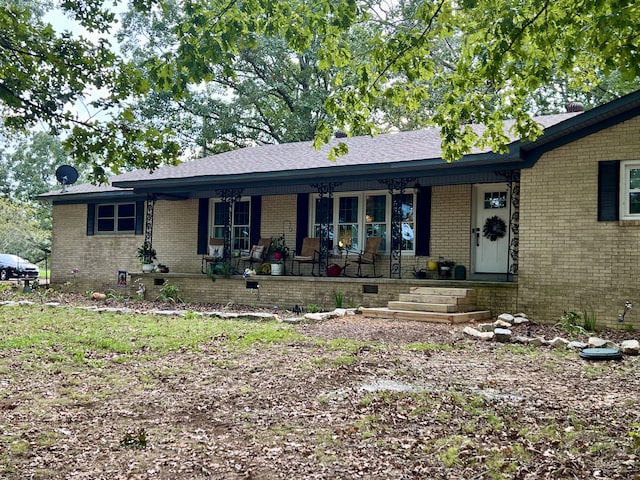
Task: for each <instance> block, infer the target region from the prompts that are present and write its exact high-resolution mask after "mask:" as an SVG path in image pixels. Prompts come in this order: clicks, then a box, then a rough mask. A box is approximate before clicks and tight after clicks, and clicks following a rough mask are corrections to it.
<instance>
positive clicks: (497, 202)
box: [484, 192, 507, 210]
mask: <svg viewBox="0 0 640 480" xmlns="http://www.w3.org/2000/svg"><path fill="white" fill-rule="evenodd" d="M506 206H507V192H485V194H484V208H485V209H487V210H489V209H492V208H505V207H506Z"/></svg>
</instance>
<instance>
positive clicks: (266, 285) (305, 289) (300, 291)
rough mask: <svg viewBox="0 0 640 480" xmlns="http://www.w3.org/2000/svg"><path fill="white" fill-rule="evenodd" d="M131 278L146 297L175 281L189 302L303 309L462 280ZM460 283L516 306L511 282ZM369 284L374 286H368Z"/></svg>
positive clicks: (378, 301) (372, 302)
mask: <svg viewBox="0 0 640 480" xmlns="http://www.w3.org/2000/svg"><path fill="white" fill-rule="evenodd" d="M287 268H288V266H287ZM133 277H134V281H137V282H142V283H143V284H144V285H145V290H146V298H147V299H154V298H157V297H158V296H159V294H160V289H161V288H162V283H163V282H168V283H170V284H171V285H173V286H176V287H177V288H178V290H179V293H180V295H181V296H182V297H183V298H184V300H185V301H188V302H197V303H211V304H222V305H226V304H235V305H249V306H255V307H261V308H274V307H278V308H280V309H292V308H293V307H294V305H298V306H300V307H304V308H307V307H308V306H309V305H317V306H318V307H319V308H321V309H323V310H330V309H333V308H334V307H335V306H336V305H335V293H340V294H342V295H343V296H344V303H343V306H344V307H357V306H365V307H381V306H386V305H387V303H388V302H389V301H391V300H398V296H399V295H400V294H401V293H409V289H410V287H412V286H426V285H429V286H435V287H460V286H462V285H463V284H462V283H461V282H456V281H446V280H431V281H418V280H411V279H402V280H392V279H389V278H375V279H373V278H372V279H370V281H367V280H362V279H354V278H344V277H338V278H327V277H322V278H318V277H311V276H308V275H307V276H302V277H298V276H290V275H284V276H269V275H264V276H263V275H258V276H255V277H250V278H249V279H248V280H245V279H243V278H241V277H240V276H234V277H231V278H228V279H226V278H217V279H216V280H215V281H211V280H210V279H209V278H208V277H207V276H205V275H197V276H196V275H187V274H172V273H170V274H160V273H152V274H143V273H134V274H133ZM247 282H257V283H258V284H259V288H257V289H250V288H247ZM135 285H137V283H132V284H131V286H130V287H129V294H131V295H133V294H134V290H135V288H136V287H135ZM365 286H366V287H365ZM464 287H465V288H475V289H476V291H477V305H478V308H482V309H489V310H491V311H492V312H493V314H494V315H499V314H500V313H503V312H514V311H515V310H516V293H517V286H516V285H515V284H513V283H484V282H474V283H467V282H465V283H464ZM365 288H366V291H367V293H365ZM372 288H373V290H377V291H371V289H372Z"/></svg>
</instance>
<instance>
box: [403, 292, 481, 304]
mask: <svg viewBox="0 0 640 480" xmlns="http://www.w3.org/2000/svg"><path fill="white" fill-rule="evenodd" d="M398 299H399V300H400V301H401V302H418V303H446V304H448V305H475V304H476V299H475V298H468V297H455V296H450V295H423V294H417V293H401V294H400V295H399V296H398Z"/></svg>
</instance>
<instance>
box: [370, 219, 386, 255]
mask: <svg viewBox="0 0 640 480" xmlns="http://www.w3.org/2000/svg"><path fill="white" fill-rule="evenodd" d="M369 237H382V242H381V243H380V251H381V252H384V251H385V250H386V248H387V224H386V223H368V224H367V238H369Z"/></svg>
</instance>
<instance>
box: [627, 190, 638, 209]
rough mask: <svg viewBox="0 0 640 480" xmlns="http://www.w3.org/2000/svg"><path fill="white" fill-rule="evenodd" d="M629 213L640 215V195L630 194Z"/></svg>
mask: <svg viewBox="0 0 640 480" xmlns="http://www.w3.org/2000/svg"><path fill="white" fill-rule="evenodd" d="M629 213H640V193H638V192H636V193H630V194H629Z"/></svg>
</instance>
